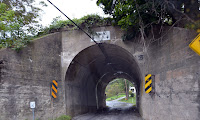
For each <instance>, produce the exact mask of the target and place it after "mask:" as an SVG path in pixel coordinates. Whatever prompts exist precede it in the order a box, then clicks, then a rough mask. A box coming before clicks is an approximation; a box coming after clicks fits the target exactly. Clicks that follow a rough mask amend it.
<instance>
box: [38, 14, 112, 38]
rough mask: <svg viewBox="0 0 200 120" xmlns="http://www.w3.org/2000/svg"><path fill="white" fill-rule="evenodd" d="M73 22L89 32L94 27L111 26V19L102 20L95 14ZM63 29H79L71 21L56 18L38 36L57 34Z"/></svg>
mask: <svg viewBox="0 0 200 120" xmlns="http://www.w3.org/2000/svg"><path fill="white" fill-rule="evenodd" d="M73 21H74V22H75V23H76V24H77V25H78V26H80V27H81V28H82V29H86V30H89V32H91V31H90V30H91V28H92V27H99V26H105V25H109V24H111V19H110V18H102V17H100V16H98V15H94V14H92V15H87V16H84V17H82V18H80V19H73ZM62 28H65V29H67V30H76V29H79V28H78V27H77V26H75V25H74V24H73V23H72V22H71V21H70V20H61V18H60V17H56V18H54V19H53V21H52V23H51V25H50V26H49V27H46V28H43V29H41V30H40V31H41V32H40V33H39V34H38V36H41V35H46V34H49V33H52V32H57V31H59V30H60V29H62Z"/></svg>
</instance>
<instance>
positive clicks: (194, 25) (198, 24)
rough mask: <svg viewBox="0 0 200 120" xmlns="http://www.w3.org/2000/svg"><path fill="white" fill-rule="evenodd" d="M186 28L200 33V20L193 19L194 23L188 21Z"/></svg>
mask: <svg viewBox="0 0 200 120" xmlns="http://www.w3.org/2000/svg"><path fill="white" fill-rule="evenodd" d="M186 28H189V29H194V30H196V31H197V32H198V33H200V20H197V21H195V22H194V23H190V24H187V25H186Z"/></svg>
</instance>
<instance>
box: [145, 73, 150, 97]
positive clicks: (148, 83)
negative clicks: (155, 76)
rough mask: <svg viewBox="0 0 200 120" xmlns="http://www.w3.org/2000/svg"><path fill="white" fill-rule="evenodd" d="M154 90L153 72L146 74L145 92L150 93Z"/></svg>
mask: <svg viewBox="0 0 200 120" xmlns="http://www.w3.org/2000/svg"><path fill="white" fill-rule="evenodd" d="M151 90H152V79H151V74H147V75H146V76H145V92H146V93H150V92H151Z"/></svg>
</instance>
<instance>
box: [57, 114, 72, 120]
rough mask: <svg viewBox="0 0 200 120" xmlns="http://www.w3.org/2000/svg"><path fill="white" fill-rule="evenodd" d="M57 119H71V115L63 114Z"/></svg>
mask: <svg viewBox="0 0 200 120" xmlns="http://www.w3.org/2000/svg"><path fill="white" fill-rule="evenodd" d="M55 120H71V117H70V116H69V115H62V116H60V117H58V118H56V119H55Z"/></svg>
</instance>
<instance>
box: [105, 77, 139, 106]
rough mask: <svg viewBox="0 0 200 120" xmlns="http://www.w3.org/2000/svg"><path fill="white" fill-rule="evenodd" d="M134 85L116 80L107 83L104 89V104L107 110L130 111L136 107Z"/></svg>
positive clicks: (121, 79) (125, 80)
mask: <svg viewBox="0 0 200 120" xmlns="http://www.w3.org/2000/svg"><path fill="white" fill-rule="evenodd" d="M135 88H136V86H135V83H132V82H131V81H129V80H127V79H124V78H116V79H113V80H112V81H110V82H109V83H108V85H107V86H106V88H105V98H104V100H105V102H106V107H108V108H109V109H130V108H131V107H134V106H136V94H137V92H136V89H135Z"/></svg>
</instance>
